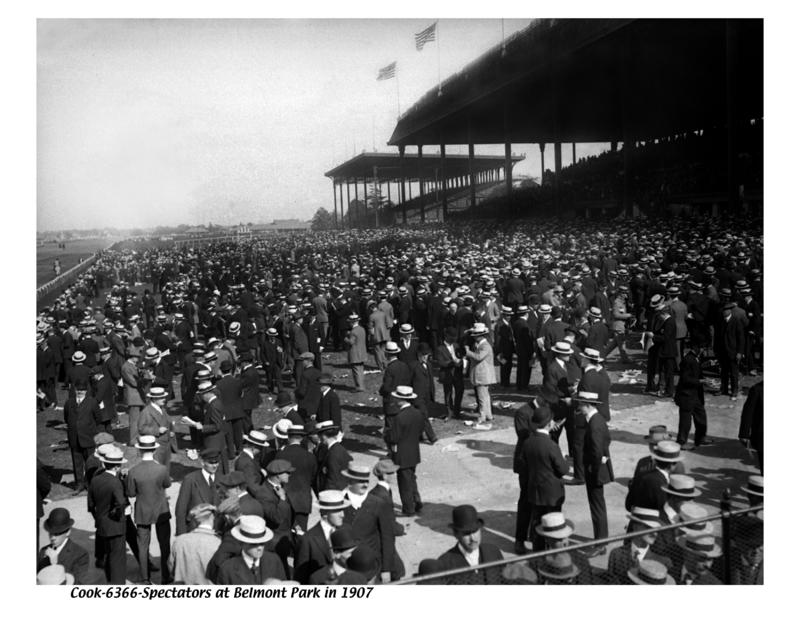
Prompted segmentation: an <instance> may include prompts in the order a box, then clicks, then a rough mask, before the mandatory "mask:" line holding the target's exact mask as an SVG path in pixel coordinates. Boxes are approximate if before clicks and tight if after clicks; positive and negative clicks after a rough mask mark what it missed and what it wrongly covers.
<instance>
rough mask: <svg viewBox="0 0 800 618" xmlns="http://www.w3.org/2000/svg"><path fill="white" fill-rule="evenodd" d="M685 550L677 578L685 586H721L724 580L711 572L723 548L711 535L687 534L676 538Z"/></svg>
mask: <svg viewBox="0 0 800 618" xmlns="http://www.w3.org/2000/svg"><path fill="white" fill-rule="evenodd" d="M676 542H677V544H678V546H680V547H681V548H682V549H683V550H684V563H683V566H682V567H681V570H680V576H679V577H678V578H676V579H677V583H678V584H679V585H684V586H719V585H722V582H721V581H720V580H719V579H718V578H717V577H716V576H715V575H714V574H713V573H712V572H711V569H712V567H713V565H714V560H715V559H716V558H719V557H720V556H721V555H722V548H721V547H720V546H719V544H718V543H717V539H716V538H715V537H713V536H711V535H698V536H694V535H688V534H687V535H685V536H680V537H678V538H677V539H676Z"/></svg>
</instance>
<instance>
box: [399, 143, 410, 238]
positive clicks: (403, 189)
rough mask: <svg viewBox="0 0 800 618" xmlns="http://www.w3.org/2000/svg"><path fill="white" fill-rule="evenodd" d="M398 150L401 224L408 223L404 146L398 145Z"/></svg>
mask: <svg viewBox="0 0 800 618" xmlns="http://www.w3.org/2000/svg"><path fill="white" fill-rule="evenodd" d="M398 149H399V150H400V206H401V207H402V209H403V225H405V224H406V223H408V217H407V215H406V174H405V166H404V162H405V154H406V147H405V146H398Z"/></svg>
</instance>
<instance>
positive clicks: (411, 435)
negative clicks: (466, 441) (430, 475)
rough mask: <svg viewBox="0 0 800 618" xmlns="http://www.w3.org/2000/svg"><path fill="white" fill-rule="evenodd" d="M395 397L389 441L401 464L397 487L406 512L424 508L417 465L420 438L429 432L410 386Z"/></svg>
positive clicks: (399, 391)
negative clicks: (425, 432)
mask: <svg viewBox="0 0 800 618" xmlns="http://www.w3.org/2000/svg"><path fill="white" fill-rule="evenodd" d="M392 398H393V399H394V400H395V402H394V403H393V404H391V405H390V406H389V412H388V413H387V428H386V430H385V432H386V433H385V440H386V444H387V446H388V448H389V452H390V453H391V455H392V461H394V463H396V464H397V466H398V470H397V488H398V490H399V492H400V501H401V503H402V507H403V514H404V515H414V514H416V513H419V512H420V511H421V510H422V506H423V505H422V498H421V497H420V494H419V490H418V488H417V465H418V464H419V462H420V453H419V440H420V438H421V437H422V434H423V432H424V431H425V417H424V416H423V415H422V412H420V411H419V410H418V409H417V408H415V407H414V406H413V405H411V403H410V402H411V400H413V399H415V398H416V395H415V393H414V391H413V389H412V388H411V387H410V386H398V387H397V389H396V390H395V391H394V392H393V393H392Z"/></svg>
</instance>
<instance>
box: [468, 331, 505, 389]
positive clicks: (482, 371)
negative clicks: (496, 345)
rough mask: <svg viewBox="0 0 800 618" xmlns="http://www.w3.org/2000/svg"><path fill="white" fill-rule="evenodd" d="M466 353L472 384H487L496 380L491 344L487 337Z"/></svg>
mask: <svg viewBox="0 0 800 618" xmlns="http://www.w3.org/2000/svg"><path fill="white" fill-rule="evenodd" d="M466 355H467V358H469V360H470V363H469V379H470V381H471V382H472V384H473V385H474V386H488V385H491V384H495V383H496V382H497V378H496V376H495V372H494V355H493V353H492V344H490V343H489V341H488V339H482V340H481V341H480V343H478V344H477V346H475V351H472V350H467V351H466Z"/></svg>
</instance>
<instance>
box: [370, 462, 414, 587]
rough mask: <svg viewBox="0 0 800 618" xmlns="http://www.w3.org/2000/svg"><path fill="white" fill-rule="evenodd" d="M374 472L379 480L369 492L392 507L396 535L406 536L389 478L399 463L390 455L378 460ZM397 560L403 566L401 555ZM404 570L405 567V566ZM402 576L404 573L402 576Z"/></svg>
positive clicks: (395, 472)
mask: <svg viewBox="0 0 800 618" xmlns="http://www.w3.org/2000/svg"><path fill="white" fill-rule="evenodd" d="M372 473H373V474H374V475H375V478H376V479H377V482H376V483H375V486H374V487H373V488H372V489H370V491H369V493H370V494H373V495H374V496H375V497H377V498H380V499H381V500H383V501H384V502H386V503H387V504H388V505H389V507H391V509H392V527H393V529H394V535H395V536H396V537H397V536H404V535H405V533H406V529H405V528H404V527H403V526H402V525H401V524H400V523H398V522H397V520H396V519H395V516H394V499H393V497H392V486H391V485H390V484H389V478H390V477H391V476H392V475H394V474H397V464H396V463H394V462H393V461H392V460H391V459H389V458H388V457H384V458H381V459H379V460H378V462H377V463H376V464H375V466H374V467H373V468H372ZM395 562H396V563H397V564H398V565H399V566H400V567H402V566H403V562H402V560H400V557H399V556H397V558H396V560H395ZM403 571H405V568H404V567H403ZM400 577H402V575H401V576H400Z"/></svg>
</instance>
